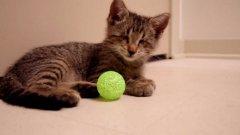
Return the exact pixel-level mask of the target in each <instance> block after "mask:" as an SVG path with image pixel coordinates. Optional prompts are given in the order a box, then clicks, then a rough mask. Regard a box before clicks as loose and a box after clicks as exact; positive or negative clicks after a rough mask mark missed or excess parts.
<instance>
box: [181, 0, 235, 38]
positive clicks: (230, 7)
mask: <svg viewBox="0 0 240 135" xmlns="http://www.w3.org/2000/svg"><path fill="white" fill-rule="evenodd" d="M181 13H182V14H181V15H182V19H181V29H182V33H181V35H180V36H181V37H182V38H183V39H184V40H213V39H214V40H219V39H220V40H223V39H224V40H225V39H240V26H239V25H240V0H181Z"/></svg>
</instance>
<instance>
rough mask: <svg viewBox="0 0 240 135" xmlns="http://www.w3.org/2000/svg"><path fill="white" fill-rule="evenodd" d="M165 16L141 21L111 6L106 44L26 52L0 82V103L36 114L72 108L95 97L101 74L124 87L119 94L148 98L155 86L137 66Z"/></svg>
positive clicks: (118, 1)
mask: <svg viewBox="0 0 240 135" xmlns="http://www.w3.org/2000/svg"><path fill="white" fill-rule="evenodd" d="M168 19H169V14H166V13H165V14H162V15H159V16H156V17H145V16H140V15H137V14H135V13H132V12H130V11H129V10H128V9H127V8H126V6H125V4H124V2H123V1H122V0H113V2H112V5H111V8H110V13H109V17H108V19H107V20H108V27H107V35H106V39H105V40H104V41H103V42H102V43H99V44H90V43H79V42H69V43H64V44H60V45H50V46H44V47H39V48H35V49H33V50H31V51H30V52H28V53H27V54H25V55H24V56H23V57H22V58H20V59H19V60H18V61H17V62H16V63H15V64H14V65H13V66H12V67H10V68H9V69H8V71H7V72H6V74H5V75H4V77H1V78H0V98H2V99H3V100H4V101H6V102H8V103H11V104H18V105H22V106H26V107H33V108H40V109H60V108H62V107H72V106H76V105H77V104H78V102H79V100H80V97H97V96H98V92H97V90H96V84H95V83H96V81H97V78H98V77H99V75H100V74H101V73H103V72H104V71H108V70H114V71H117V72H119V73H120V74H122V75H123V77H124V79H125V80H126V81H127V88H126V91H125V94H128V95H133V96H151V95H152V93H153V91H154V89H155V84H154V82H153V81H152V80H149V79H146V78H144V77H143V76H142V71H143V66H144V63H145V61H146V60H147V59H148V57H149V55H150V53H151V52H152V51H153V50H154V48H155V47H156V43H157V41H158V39H159V38H160V36H161V34H162V33H163V31H164V29H165V27H166V26H167V23H168Z"/></svg>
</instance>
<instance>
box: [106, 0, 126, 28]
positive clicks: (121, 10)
mask: <svg viewBox="0 0 240 135" xmlns="http://www.w3.org/2000/svg"><path fill="white" fill-rule="evenodd" d="M128 14H129V13H128V9H127V7H126V6H125V4H124V2H123V1H122V0H113V2H112V4H111V8H110V13H109V16H108V23H109V24H111V25H116V24H120V23H122V22H124V21H125V20H126V18H127V17H128Z"/></svg>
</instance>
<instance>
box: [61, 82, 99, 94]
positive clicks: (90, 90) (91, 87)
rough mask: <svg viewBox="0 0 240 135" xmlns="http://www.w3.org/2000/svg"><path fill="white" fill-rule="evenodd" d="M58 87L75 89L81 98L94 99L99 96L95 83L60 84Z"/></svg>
mask: <svg viewBox="0 0 240 135" xmlns="http://www.w3.org/2000/svg"><path fill="white" fill-rule="evenodd" d="M59 86H61V87H65V88H72V89H75V90H77V91H78V92H79V93H80V95H81V97H83V98H96V97H98V96H99V93H98V91H97V85H96V83H92V82H87V81H75V82H62V83H61V84H59Z"/></svg>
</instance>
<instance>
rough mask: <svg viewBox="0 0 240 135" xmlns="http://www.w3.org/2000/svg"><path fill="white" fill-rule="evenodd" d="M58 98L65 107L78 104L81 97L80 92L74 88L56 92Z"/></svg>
mask: <svg viewBox="0 0 240 135" xmlns="http://www.w3.org/2000/svg"><path fill="white" fill-rule="evenodd" d="M55 96H56V99H57V100H58V102H59V103H61V104H62V105H63V106H65V107H73V106H76V105H77V104H78V102H79V100H80V99H81V97H80V95H79V93H78V92H76V91H73V90H65V91H63V90H62V91H60V92H58V93H56V95H55Z"/></svg>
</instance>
